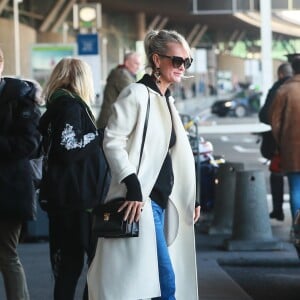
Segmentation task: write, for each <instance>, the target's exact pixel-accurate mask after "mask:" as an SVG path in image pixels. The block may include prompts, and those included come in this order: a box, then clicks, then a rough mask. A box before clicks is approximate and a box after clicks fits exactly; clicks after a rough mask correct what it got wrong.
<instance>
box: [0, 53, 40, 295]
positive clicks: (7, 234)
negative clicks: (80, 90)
mask: <svg viewBox="0 0 300 300" xmlns="http://www.w3.org/2000/svg"><path fill="white" fill-rule="evenodd" d="M3 68H4V56H3V52H2V50H1V49H0V195H1V198H0V272H1V273H2V275H3V279H4V285H5V290H6V296H7V299H8V300H21V299H22V300H28V299H29V294H28V288H27V284H26V277H25V274H24V270H23V267H22V264H21V262H20V260H19V257H18V253H17V245H18V243H19V238H20V232H21V227H22V223H23V222H24V221H26V220H30V219H33V218H34V209H33V207H34V205H33V204H34V202H33V201H34V193H35V191H34V187H33V180H32V170H31V166H30V162H29V159H30V158H31V157H32V156H33V155H34V153H35V152H36V150H37V148H38V145H39V138H40V134H39V132H38V130H37V125H38V121H39V117H40V113H39V111H38V110H37V108H36V106H35V104H34V102H33V99H31V98H30V97H29V94H30V93H31V92H32V88H33V85H32V86H31V85H30V84H29V83H28V82H26V81H24V80H19V79H14V78H7V77H2V72H3Z"/></svg>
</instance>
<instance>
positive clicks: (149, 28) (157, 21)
mask: <svg viewBox="0 0 300 300" xmlns="http://www.w3.org/2000/svg"><path fill="white" fill-rule="evenodd" d="M160 20H161V16H155V17H154V19H153V20H152V21H151V23H150V24H149V25H148V28H147V31H150V30H153V29H154V28H156V26H157V24H158V23H159V21H160Z"/></svg>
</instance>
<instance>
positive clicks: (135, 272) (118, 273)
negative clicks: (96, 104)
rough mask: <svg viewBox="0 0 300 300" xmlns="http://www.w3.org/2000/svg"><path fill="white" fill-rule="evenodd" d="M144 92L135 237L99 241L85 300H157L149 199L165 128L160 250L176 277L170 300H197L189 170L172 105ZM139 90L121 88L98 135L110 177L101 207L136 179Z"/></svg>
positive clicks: (140, 110) (190, 157)
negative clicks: (168, 188) (167, 179)
mask: <svg viewBox="0 0 300 300" xmlns="http://www.w3.org/2000/svg"><path fill="white" fill-rule="evenodd" d="M148 90H149V95H150V114H149V121H148V128H147V134H146V140H145V146H144V151H143V156H142V161H141V165H140V170H139V173H138V178H139V181H140V183H141V188H142V193H143V201H144V202H145V206H144V209H143V212H142V215H141V218H140V235H139V237H137V238H128V239H103V238H99V239H98V243H97V249H96V254H95V257H94V259H93V261H92V263H91V265H90V268H89V270H88V279H87V280H88V290H89V299H90V300H137V299H148V298H154V297H159V296H160V286H159V278H158V266H157V253H156V238H155V227H154V221H153V215H152V207H151V203H150V201H151V200H150V198H149V194H150V192H151V190H152V188H153V186H154V184H155V181H156V179H157V176H158V174H159V171H160V169H161V167H162V164H163V161H164V159H165V157H166V154H167V151H168V150H169V142H170V137H171V130H172V122H173V126H174V129H175V133H176V144H175V145H174V146H173V147H172V148H171V150H170V154H171V159H172V165H173V173H174V186H173V190H172V193H171V195H170V197H169V203H168V207H167V209H166V217H165V223H166V224H165V231H166V239H167V243H168V249H169V253H170V257H171V261H172V265H173V268H174V272H175V277H176V279H175V280H176V299H177V300H186V299H189V300H198V288H197V272H196V255H195V239H194V224H193V213H194V208H195V195H196V193H195V190H196V188H195V186H196V185H195V164H194V158H193V154H192V150H191V147H190V144H189V141H188V138H187V134H186V132H185V130H184V128H183V125H182V123H181V120H180V117H179V115H178V112H177V110H176V108H175V106H174V99H173V98H172V97H170V108H171V114H172V119H171V116H170V112H169V109H168V106H167V102H166V99H165V97H163V96H161V95H160V94H159V93H157V92H156V91H154V90H151V89H150V88H149V89H148ZM147 101H148V91H147V88H146V87H145V85H143V84H141V83H133V84H131V85H129V86H128V87H127V88H125V89H124V90H123V91H122V93H121V94H120V96H119V97H118V99H117V101H116V102H115V104H114V107H113V114H112V115H111V117H110V119H109V123H108V126H107V128H106V130H105V137H104V151H105V154H106V156H107V159H108V162H109V165H110V168H111V171H112V183H111V186H110V189H109V192H108V196H107V201H108V200H109V199H112V198H115V197H118V196H124V195H125V194H126V187H125V185H124V184H123V183H121V181H122V180H123V179H124V178H125V177H126V176H128V175H130V174H132V173H136V172H137V166H138V162H139V154H140V149H141V141H142V134H143V128H144V122H145V115H146V109H147Z"/></svg>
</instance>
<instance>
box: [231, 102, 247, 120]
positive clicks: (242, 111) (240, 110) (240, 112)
mask: <svg viewBox="0 0 300 300" xmlns="http://www.w3.org/2000/svg"><path fill="white" fill-rule="evenodd" d="M234 112H235V115H236V116H237V117H238V118H242V117H245V116H246V114H247V109H246V107H245V106H243V105H238V106H237V107H236V108H235V110H234Z"/></svg>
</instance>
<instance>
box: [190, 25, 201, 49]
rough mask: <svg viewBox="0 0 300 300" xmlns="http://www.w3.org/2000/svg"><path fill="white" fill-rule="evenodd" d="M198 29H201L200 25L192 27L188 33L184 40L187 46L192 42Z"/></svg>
mask: <svg viewBox="0 0 300 300" xmlns="http://www.w3.org/2000/svg"><path fill="white" fill-rule="evenodd" d="M200 27H201V26H200V24H196V25H194V26H193V28H192V30H191V32H190V33H189V35H188V36H187V38H186V40H187V42H188V43H189V44H190V43H191V42H192V40H193V38H194V37H195V35H196V34H197V31H198V30H199V29H200Z"/></svg>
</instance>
